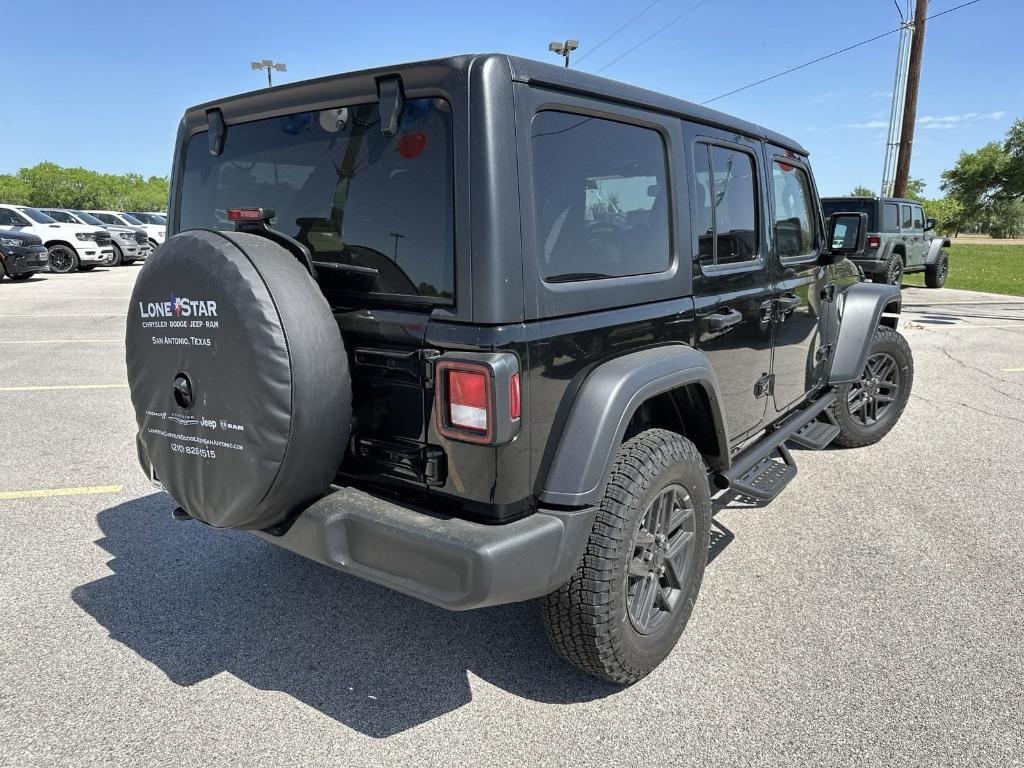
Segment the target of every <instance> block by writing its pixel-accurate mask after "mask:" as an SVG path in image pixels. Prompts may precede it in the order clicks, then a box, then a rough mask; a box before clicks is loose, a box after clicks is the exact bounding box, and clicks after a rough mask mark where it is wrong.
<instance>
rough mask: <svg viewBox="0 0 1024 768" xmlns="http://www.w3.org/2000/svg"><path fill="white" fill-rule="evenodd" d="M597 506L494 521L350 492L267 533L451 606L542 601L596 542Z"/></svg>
mask: <svg viewBox="0 0 1024 768" xmlns="http://www.w3.org/2000/svg"><path fill="white" fill-rule="evenodd" d="M595 515H596V509H595V508H593V507H588V508H585V509H581V510H573V511H560V510H546V509H541V510H539V511H537V512H535V513H534V514H532V515H530V516H529V517H526V518H523V519H521V520H517V521H516V522H513V523H507V524H505V525H484V524H482V523H473V522H469V521H467V520H461V519H456V518H450V517H442V516H440V515H436V514H433V513H430V512H426V511H423V510H420V509H414V508H411V507H406V506H403V505H401V504H397V503H395V502H393V501H390V500H387V499H384V498H380V497H377V496H374V495H371V494H369V493H366V492H364V491H359V490H356V489H353V488H342V489H339V490H337V491H335V492H333V493H331V494H328V495H327V496H325V497H324V498H322V499H320V500H319V501H317V502H316V503H314V504H313V505H312V506H310V507H309V508H307V509H306V510H305V511H304V512H302V513H301V514H300V515H299V517H298V518H297V519H296V520H295V522H294V523H293V524H292V526H291V528H289V529H288V531H287V532H286V533H285V534H283V535H281V536H275V535H272V534H270V533H267V532H264V531H257V532H255V533H256V535H258V536H259V537H260V538H262V539H264V540H266V541H269V542H271V543H273V544H276V545H277V546H279V547H283V548H284V549H288V550H291V551H292V552H295V553H297V554H300V555H302V556H304V557H308V558H310V559H311V560H316V561H317V562H319V563H323V564H324V565H328V566H330V567H332V568H336V569H337V570H339V571H343V572H345V573H349V574H352V575H354V576H359V577H360V578H363V579H366V580H367V581H372V582H374V583H376V584H381V585H383V586H385V587H390V588H391V589H394V590H397V591H398V592H403V593H405V594H407V595H412V596H413V597H418V598H420V599H421V600H425V601H427V602H428V603H433V604H434V605H439V606H441V607H442V608H447V609H449V610H456V611H461V610H468V609H470V608H483V607H485V606H489V605H499V604H502V603H514V602H518V601H521V600H530V599H532V598H535V597H540V596H541V595H545V594H547V593H548V592H551V591H553V590H554V589H557V588H558V587H559V586H561V585H562V584H564V583H565V582H566V581H567V580H568V579H569V577H570V576H571V575H572V572H573V570H574V569H575V568H576V565H577V563H578V562H579V559H580V557H582V555H583V550H584V548H585V547H586V543H587V539H588V537H589V535H590V529H591V526H592V525H593V522H594V517H595Z"/></svg>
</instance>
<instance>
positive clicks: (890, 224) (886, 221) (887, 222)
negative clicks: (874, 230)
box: [882, 203, 900, 229]
mask: <svg viewBox="0 0 1024 768" xmlns="http://www.w3.org/2000/svg"><path fill="white" fill-rule="evenodd" d="M882 228H883V229H899V228H900V207H899V206H898V205H896V203H885V206H884V212H883V214H882Z"/></svg>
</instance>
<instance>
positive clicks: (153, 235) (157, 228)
mask: <svg viewBox="0 0 1024 768" xmlns="http://www.w3.org/2000/svg"><path fill="white" fill-rule="evenodd" d="M86 213H91V214H92V215H93V216H95V217H96V218H97V219H99V220H100V221H102V222H103V223H104V224H115V225H117V226H120V227H142V229H144V230H146V236H147V237H148V238H149V244H150V245H152V246H153V247H154V248H156V247H157V246H158V245H160V244H161V243H163V241H164V236H165V235H166V233H167V226H166V225H160V224H147V223H145V222H143V221H139V220H138V219H136V218H135V217H134V216H132V215H131V214H130V213H120V212H119V211H86Z"/></svg>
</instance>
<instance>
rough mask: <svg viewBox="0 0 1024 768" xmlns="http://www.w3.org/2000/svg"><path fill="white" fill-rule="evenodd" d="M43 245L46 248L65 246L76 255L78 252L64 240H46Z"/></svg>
mask: <svg viewBox="0 0 1024 768" xmlns="http://www.w3.org/2000/svg"><path fill="white" fill-rule="evenodd" d="M45 245H46V247H47V248H53V246H55V245H66V246H67V247H68V248H70V249H71V250H72V251H75V253H78V251H77V250H76V249H75V246H73V245H72V244H71V243H69V242H67V241H66V240H47V241H46V243H45Z"/></svg>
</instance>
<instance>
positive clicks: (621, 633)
mask: <svg viewBox="0 0 1024 768" xmlns="http://www.w3.org/2000/svg"><path fill="white" fill-rule="evenodd" d="M671 485H680V486H682V487H683V488H685V490H686V492H687V494H688V497H689V501H690V502H691V506H692V509H693V515H692V518H693V539H692V540H690V544H689V545H688V546H689V547H691V549H690V550H689V556H688V560H687V565H686V569H685V572H686V575H685V577H684V578H683V579H681V580H680V581H681V582H682V583H681V584H680V587H679V589H680V592H679V593H678V597H677V599H676V601H675V607H674V608H673V610H672V611H671V612H670V613H669V614H668V615H667V616H666V617H665V618H664V620H663V622H662V625H661V626H660V627H659V629H657V630H656V631H654V632H653V633H651V634H641V633H640V632H638V631H637V630H636V629H635V628H634V626H633V623H632V619H631V618H630V615H629V608H628V606H627V597H628V596H627V594H626V590H627V584H628V576H627V568H628V565H629V563H630V561H631V560H632V559H633V558H634V541H635V538H634V537H635V535H636V533H637V530H638V527H639V525H640V522H641V520H642V519H643V517H644V516H645V514H646V511H647V509H648V507H649V506H650V504H651V503H652V502H653V500H655V499H657V498H659V495H660V494H661V492H662V491H664V490H665V489H666V488H667V487H669V486H671ZM710 528H711V498H710V493H709V491H708V485H707V473H706V469H705V466H704V462H703V460H702V459H701V455H700V453H699V452H698V451H697V449H696V447H694V445H693V443H691V442H690V441H689V440H687V439H686V438H684V437H682V436H681V435H679V434H676V433H675V432H669V431H667V430H664V429H649V430H647V431H645V432H642V433H640V434H638V435H636V436H635V437H633V438H631V439H629V440H628V441H626V442H625V443H624V444H623V445H622V446H621V447H620V449H619V453H618V456H617V457H616V459H615V463H614V465H613V466H612V471H611V475H610V476H609V479H608V484H607V486H606V487H605V492H604V496H603V498H602V499H601V502H600V505H599V507H598V512H597V518H596V520H595V521H594V527H593V530H592V531H591V534H590V539H589V541H588V543H587V548H586V550H585V552H584V554H583V558H582V559H581V561H580V563H579V565H578V566H577V568H576V572H575V573H574V574H573V576H572V578H570V579H569V581H568V582H567V583H566V584H564V585H562V586H561V587H560V588H559V589H557V590H556V591H554V592H552V593H551V594H549V595H547V596H546V597H545V598H544V599H543V608H542V614H543V619H544V627H545V632H546V634H547V637H548V640H549V641H550V643H551V645H552V647H553V648H554V649H555V651H556V652H557V653H558V654H559V655H561V656H562V657H564V658H565V659H566V660H567V661H569V662H570V663H571V664H573V665H575V666H576V667H578V668H580V669H582V670H583V671H584V672H587V673H589V674H591V675H594V676H595V677H598V678H601V679H603V680H607V681H610V682H613V683H618V684H631V683H635V682H636V681H637V680H640V679H641V678H643V677H644V676H645V675H647V674H648V673H649V672H651V671H652V670H653V669H654V668H655V667H656V666H657V665H658V664H659V663H660V662H661V661H662V660H663V659H664V658H665V657H666V656H667V655H668V654H669V653H670V652H671V650H672V648H673V647H674V646H675V644H676V641H677V640H678V639H679V636H680V634H682V631H683V629H684V628H685V626H686V623H687V621H688V620H689V618H690V613H691V612H692V610H693V605H694V602H695V601H696V599H697V593H698V591H699V590H700V584H701V580H702V578H703V576H704V567H705V565H706V564H707V551H708V540H709V534H710Z"/></svg>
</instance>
